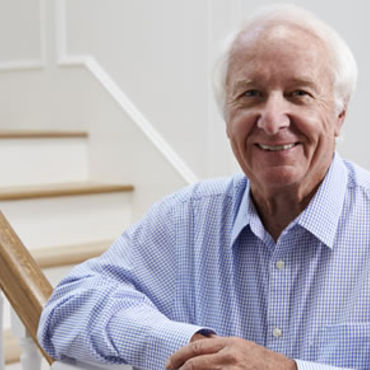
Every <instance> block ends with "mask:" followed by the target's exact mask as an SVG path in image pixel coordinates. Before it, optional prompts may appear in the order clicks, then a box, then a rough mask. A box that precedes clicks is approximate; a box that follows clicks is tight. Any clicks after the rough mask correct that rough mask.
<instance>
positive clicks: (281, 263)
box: [275, 260, 285, 270]
mask: <svg viewBox="0 0 370 370" xmlns="http://www.w3.org/2000/svg"><path fill="white" fill-rule="evenodd" d="M275 266H276V268H277V269H278V270H283V269H284V268H285V262H284V261H283V260H279V261H276V264H275Z"/></svg>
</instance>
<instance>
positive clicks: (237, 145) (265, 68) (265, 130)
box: [226, 25, 345, 195]
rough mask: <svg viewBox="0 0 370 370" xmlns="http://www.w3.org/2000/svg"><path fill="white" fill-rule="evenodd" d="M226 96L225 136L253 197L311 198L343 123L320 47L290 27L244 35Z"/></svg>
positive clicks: (315, 40)
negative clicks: (290, 193) (285, 194)
mask: <svg viewBox="0 0 370 370" xmlns="http://www.w3.org/2000/svg"><path fill="white" fill-rule="evenodd" d="M226 96H227V98H226V99H227V102H226V116H227V134H228V137H229V139H230V142H231V146H232V149H233V152H234V154H235V156H236V158H237V160H238V162H239V164H240V166H241V168H242V169H243V171H244V172H245V174H246V175H247V177H248V178H249V179H250V181H251V186H252V191H253V190H254V191H258V192H260V193H261V192H262V195H263V193H265V194H266V195H267V194H271V192H272V193H274V192H276V191H281V190H282V189H286V190H288V189H298V191H299V192H301V193H302V195H307V194H309V193H311V192H312V191H313V190H315V188H316V187H317V185H318V184H319V183H320V181H321V180H322V179H323V177H324V176H325V173H326V171H327V169H328V167H329V165H330V162H331V159H332V156H333V152H334V148H335V137H336V136H338V135H339V131H340V128H341V125H342V122H343V119H344V115H345V114H344V112H342V113H341V112H338V111H337V109H336V107H335V104H334V96H333V80H332V73H331V70H330V63H329V57H328V51H327V50H326V48H325V47H324V45H323V44H322V42H321V41H320V40H319V39H318V38H316V37H315V36H313V35H311V34H310V33H309V32H308V31H305V30H303V29H301V28H298V27H297V26H292V25H290V26H265V27H264V28H261V29H255V30H254V32H253V33H252V32H247V33H244V34H241V35H240V36H239V37H238V39H237V41H236V43H235V44H234V47H233V49H232V54H231V59H230V65H229V71H228V78H227V87H226Z"/></svg>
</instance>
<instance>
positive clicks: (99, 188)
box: [0, 182, 134, 201]
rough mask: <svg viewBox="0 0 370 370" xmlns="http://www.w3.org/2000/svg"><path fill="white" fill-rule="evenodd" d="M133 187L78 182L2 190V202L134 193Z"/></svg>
mask: <svg viewBox="0 0 370 370" xmlns="http://www.w3.org/2000/svg"><path fill="white" fill-rule="evenodd" d="M133 190H134V187H133V185H124V184H102V183H94V182H76V183H64V184H46V185H34V186H13V187H3V188H0V201H9V200H22V199H34V198H51V197H64V196H72V195H89V194H101V193H116V192H130V191H133Z"/></svg>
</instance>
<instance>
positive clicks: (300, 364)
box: [294, 360, 353, 370]
mask: <svg viewBox="0 0 370 370" xmlns="http://www.w3.org/2000/svg"><path fill="white" fill-rule="evenodd" d="M294 361H295V362H296V364H297V369H298V370H353V369H350V368H348V367H336V366H332V365H326V364H320V363H317V362H311V361H302V360H294Z"/></svg>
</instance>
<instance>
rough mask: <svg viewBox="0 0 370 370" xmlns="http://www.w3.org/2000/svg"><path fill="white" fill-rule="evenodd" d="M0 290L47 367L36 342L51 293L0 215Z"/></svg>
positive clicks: (47, 358)
mask: <svg viewBox="0 0 370 370" xmlns="http://www.w3.org/2000/svg"><path fill="white" fill-rule="evenodd" d="M0 287H1V289H2V291H3V292H4V294H5V295H6V297H7V298H8V301H9V302H10V304H11V305H12V307H13V309H14V310H15V312H16V313H17V315H18V316H19V318H20V320H21V321H22V323H23V325H24V326H25V328H26V330H27V331H28V333H29V335H30V336H31V337H32V338H33V340H34V342H35V343H36V344H37V346H38V347H39V349H40V351H41V352H42V354H43V356H44V357H45V358H46V360H47V361H48V362H49V364H51V363H52V362H53V361H54V359H52V358H51V357H50V356H48V355H47V354H46V353H45V351H44V350H43V349H42V348H41V346H40V345H39V342H38V340H37V336H36V334H37V327H38V323H39V319H40V315H41V311H42V309H43V307H44V305H45V303H46V301H47V300H48V298H49V296H50V295H51V292H52V290H53V288H52V286H51V285H50V283H49V281H48V280H47V279H46V277H45V276H44V274H43V273H42V271H41V270H40V268H39V266H38V265H37V263H36V262H35V260H34V259H33V257H32V256H31V254H30V253H29V252H28V250H27V249H26V247H25V246H24V245H23V243H22V242H21V240H20V239H19V238H18V236H17V234H16V233H15V231H14V230H13V229H12V227H11V226H10V224H9V223H8V221H7V220H6V218H5V216H4V215H3V213H2V212H1V211H0Z"/></svg>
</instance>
